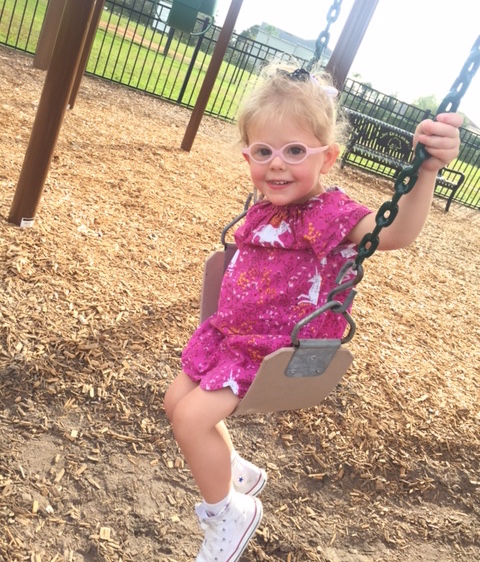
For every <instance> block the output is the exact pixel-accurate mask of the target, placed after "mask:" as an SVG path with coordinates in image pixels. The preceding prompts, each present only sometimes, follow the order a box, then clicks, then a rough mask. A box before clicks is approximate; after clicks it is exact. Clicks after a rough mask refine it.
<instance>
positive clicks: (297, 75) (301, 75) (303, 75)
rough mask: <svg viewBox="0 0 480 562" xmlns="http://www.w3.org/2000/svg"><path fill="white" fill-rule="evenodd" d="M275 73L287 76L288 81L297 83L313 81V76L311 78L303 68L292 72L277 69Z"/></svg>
mask: <svg viewBox="0 0 480 562" xmlns="http://www.w3.org/2000/svg"><path fill="white" fill-rule="evenodd" d="M277 72H279V73H280V74H282V75H283V76H287V77H288V78H290V80H296V81H297V82H307V81H308V80H312V79H313V76H311V74H310V73H309V72H308V71H307V70H305V69H304V68H297V69H296V70H294V71H293V72H287V71H286V70H283V69H279V70H278V71H277Z"/></svg>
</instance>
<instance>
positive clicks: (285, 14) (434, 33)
mask: <svg viewBox="0 0 480 562" xmlns="http://www.w3.org/2000/svg"><path fill="white" fill-rule="evenodd" d="M353 3H354V0H343V2H342V5H341V7H340V13H339V17H338V19H337V21H335V22H332V23H331V25H330V39H329V42H328V47H329V48H330V49H333V48H334V47H335V44H336V42H337V40H338V37H339V35H340V33H341V30H342V28H343V26H344V25H345V21H346V20H347V18H348V14H349V13H350V10H351V8H352V6H353ZM230 4H231V0H218V5H217V9H218V11H217V18H216V22H215V23H216V24H217V25H222V24H223V21H224V19H225V15H226V14H227V12H228V9H229V7H230ZM332 4H333V1H332V0H294V1H292V0H243V4H242V8H241V10H240V14H239V17H238V18H237V24H236V26H235V30H236V31H237V32H241V31H243V30H245V29H247V28H249V27H251V26H252V25H255V24H260V23H262V22H266V23H269V24H271V25H274V26H276V27H279V28H281V29H283V30H285V31H288V32H290V33H293V34H294V35H297V36H298V37H302V38H304V39H316V38H317V37H318V35H319V34H320V32H321V31H323V30H324V29H325V27H326V24H327V15H328V13H329V11H330V7H331V6H332ZM478 35H480V2H479V0H445V1H444V2H439V1H438V0H379V2H378V5H377V8H376V10H375V13H374V15H373V17H372V19H371V21H370V25H369V27H368V29H367V32H366V33H365V36H364V38H363V41H362V43H361V45H360V47H359V50H358V52H357V55H356V57H355V59H354V61H353V63H352V66H351V68H350V72H349V77H351V78H353V75H354V74H359V75H360V76H361V81H364V82H369V83H370V84H371V85H372V87H373V88H375V89H377V90H379V91H380V92H382V93H384V94H390V95H396V97H398V99H400V100H401V101H405V102H407V103H411V102H413V101H414V100H415V99H417V98H419V97H427V96H431V95H435V96H436V99H437V101H438V103H440V102H441V101H442V100H443V98H444V97H445V96H446V94H447V93H448V92H449V91H450V89H451V87H452V85H453V83H454V81H455V80H456V79H457V77H458V75H459V73H460V70H461V69H462V67H463V65H464V64H465V61H466V59H467V57H468V55H469V54H470V52H471V50H472V47H473V44H474V42H475V40H476V38H477V37H478ZM458 110H459V111H461V112H462V113H465V114H466V115H468V117H469V118H470V119H471V120H472V121H473V122H474V123H476V124H477V125H478V126H480V69H479V70H478V71H477V73H476V74H475V76H474V77H473V79H472V81H471V83H470V86H469V88H468V90H467V93H466V94H465V95H464V97H463V98H462V100H461V102H460V106H459V108H458Z"/></svg>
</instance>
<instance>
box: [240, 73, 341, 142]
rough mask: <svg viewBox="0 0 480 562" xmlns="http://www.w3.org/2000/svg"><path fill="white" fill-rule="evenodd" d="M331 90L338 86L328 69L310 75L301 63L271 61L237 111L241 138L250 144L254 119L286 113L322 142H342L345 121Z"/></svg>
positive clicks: (280, 115)
mask: <svg viewBox="0 0 480 562" xmlns="http://www.w3.org/2000/svg"><path fill="white" fill-rule="evenodd" d="M295 71H297V72H295ZM294 73H295V74H294ZM332 92H335V89H334V88H333V85H332V81H331V79H330V77H329V75H328V74H326V73H321V74H316V75H313V74H311V75H309V74H308V73H307V72H306V71H304V70H299V68H298V66H292V65H285V64H282V63H271V64H269V65H268V66H267V67H265V68H264V69H263V71H262V73H261V76H260V82H259V85H258V86H257V87H255V88H254V90H253V92H252V93H251V94H250V96H249V97H248V99H247V100H246V101H245V102H244V103H243V104H242V106H241V107H240V110H239V113H238V115H237V124H238V128H239V132H240V142H241V143H242V144H243V146H247V145H248V144H249V139H248V131H249V128H250V127H251V125H252V123H255V122H256V121H258V120H260V119H261V120H262V121H263V122H268V121H269V120H270V119H275V120H281V119H282V118H284V117H288V118H293V119H295V120H297V121H298V122H299V124H300V125H301V126H304V127H305V128H307V129H309V130H311V131H312V132H313V134H314V135H315V137H317V138H318V140H319V141H320V142H321V143H322V144H332V143H334V142H341V140H342V137H343V136H344V131H345V122H344V120H343V118H341V116H340V115H339V111H338V108H337V103H336V99H335V96H334V95H332Z"/></svg>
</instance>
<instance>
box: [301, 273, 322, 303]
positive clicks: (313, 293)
mask: <svg viewBox="0 0 480 562" xmlns="http://www.w3.org/2000/svg"><path fill="white" fill-rule="evenodd" d="M308 282H309V283H311V284H312V286H311V287H310V289H309V291H308V295H298V299H299V300H298V302H299V304H304V303H308V304H313V305H315V306H316V305H317V304H318V297H319V295H320V287H321V285H322V276H321V275H320V273H318V269H317V268H315V275H314V276H313V277H310V279H309V280H308Z"/></svg>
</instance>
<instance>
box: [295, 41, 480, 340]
mask: <svg viewBox="0 0 480 562" xmlns="http://www.w3.org/2000/svg"><path fill="white" fill-rule="evenodd" d="M479 64H480V35H479V36H478V37H477V40H476V41H475V43H474V45H473V47H472V50H471V53H470V55H469V57H468V58H467V60H466V62H465V64H464V65H463V67H462V69H461V71H460V74H459V76H458V78H457V79H456V80H455V82H454V83H453V85H452V88H451V89H450V92H449V93H448V94H447V95H446V97H445V99H444V100H443V101H442V103H441V104H440V105H439V107H438V110H437V112H436V114H435V116H437V115H438V114H439V113H450V112H455V111H456V110H457V108H458V106H459V104H460V100H461V99H462V97H463V95H464V94H465V92H466V91H467V88H468V86H469V85H470V82H471V81H472V78H473V76H474V74H475V73H476V71H477V69H478V66H479ZM429 157H430V155H429V154H428V152H427V150H426V149H425V146H424V145H423V144H421V143H418V144H417V146H416V147H415V154H414V158H413V161H412V163H411V164H409V165H408V166H405V167H404V168H403V169H402V170H401V171H400V173H399V174H398V176H397V178H396V180H395V184H394V191H395V193H394V195H393V196H392V199H391V200H390V201H386V202H385V203H383V205H381V207H380V208H379V210H378V211H377V214H376V216H375V224H376V226H375V228H374V229H373V231H372V232H369V233H367V234H365V236H364V237H363V238H362V240H361V241H360V243H359V245H358V254H357V257H356V258H355V259H354V260H349V261H347V262H346V263H345V265H344V266H343V268H342V270H341V271H340V273H339V275H338V277H337V279H336V283H337V286H336V287H335V288H334V289H333V290H332V291H330V293H329V294H328V296H327V300H326V302H325V304H324V305H323V306H322V307H321V308H320V309H318V310H317V311H316V312H314V313H313V314H312V315H311V316H310V317H307V318H306V319H304V321H303V322H302V323H301V325H299V326H300V327H303V326H304V325H305V324H306V323H308V321H310V320H312V318H313V317H316V316H318V315H319V314H321V313H322V312H325V311H327V310H331V311H332V312H335V313H337V314H342V315H343V316H344V318H345V319H346V320H347V321H348V324H349V325H350V329H349V332H348V333H347V335H346V336H344V338H343V339H342V340H341V343H345V342H347V341H350V340H351V339H352V337H353V334H354V333H355V322H354V320H353V318H351V317H350V315H349V314H348V312H347V308H348V306H349V305H350V304H351V303H352V302H353V299H354V297H355V294H356V290H355V286H356V285H357V284H358V283H359V282H360V281H361V280H362V278H363V265H362V264H363V262H364V260H365V259H366V258H368V257H370V256H371V255H372V254H373V253H374V252H375V250H376V249H377V247H378V244H379V242H380V239H379V234H380V232H381V230H382V229H383V228H385V227H387V226H389V225H391V224H392V222H393V221H394V220H395V217H396V216H397V214H398V202H399V200H400V198H401V197H402V196H403V195H405V194H406V193H409V192H410V191H411V190H412V189H413V187H414V186H415V183H416V181H417V179H418V171H419V168H420V166H421V165H422V164H423V163H424V162H425V160H427V158H429ZM349 271H350V273H353V275H354V277H353V278H351V279H350V280H349V281H347V282H343V278H344V277H345V276H346V275H347V273H348V272H349ZM344 291H349V292H348V293H347V295H346V297H345V299H344V301H343V304H342V303H341V302H339V301H338V300H336V298H335V297H336V296H337V295H338V294H339V293H341V292H344ZM297 333H298V330H297V331H296V332H295V336H296V334H297Z"/></svg>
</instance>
